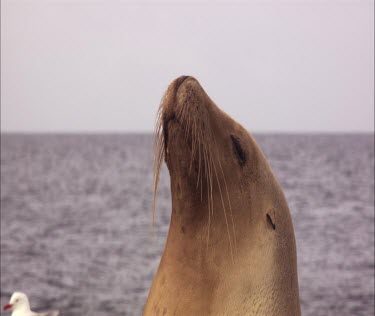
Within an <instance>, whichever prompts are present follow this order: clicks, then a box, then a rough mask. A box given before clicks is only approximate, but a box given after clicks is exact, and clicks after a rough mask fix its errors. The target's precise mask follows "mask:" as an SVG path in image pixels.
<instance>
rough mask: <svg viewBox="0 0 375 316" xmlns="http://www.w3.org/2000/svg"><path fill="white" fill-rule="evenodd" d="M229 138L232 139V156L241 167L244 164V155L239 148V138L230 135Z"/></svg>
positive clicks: (240, 147)
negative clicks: (234, 156)
mask: <svg viewBox="0 0 375 316" xmlns="http://www.w3.org/2000/svg"><path fill="white" fill-rule="evenodd" d="M230 138H231V139H232V147H233V151H234V154H235V155H236V157H237V160H238V162H239V164H240V166H241V167H243V166H244V165H245V163H246V154H245V152H244V150H243V148H242V146H241V142H240V140H239V138H238V137H237V136H235V135H233V134H231V135H230Z"/></svg>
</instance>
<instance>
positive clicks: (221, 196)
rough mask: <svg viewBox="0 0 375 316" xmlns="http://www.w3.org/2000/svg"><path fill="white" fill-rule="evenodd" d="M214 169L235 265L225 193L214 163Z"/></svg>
mask: <svg viewBox="0 0 375 316" xmlns="http://www.w3.org/2000/svg"><path fill="white" fill-rule="evenodd" d="M213 167H214V171H215V175H216V182H217V185H218V188H219V192H220V199H221V204H222V206H223V211H224V218H225V224H226V226H227V233H228V239H229V248H230V253H231V256H232V262H233V263H234V257H233V249H232V239H231V237H230V231H229V223H228V218H227V212H226V208H225V203H224V199H223V193H222V191H221V185H220V181H219V177H218V174H217V171H216V166H215V164H214V163H213Z"/></svg>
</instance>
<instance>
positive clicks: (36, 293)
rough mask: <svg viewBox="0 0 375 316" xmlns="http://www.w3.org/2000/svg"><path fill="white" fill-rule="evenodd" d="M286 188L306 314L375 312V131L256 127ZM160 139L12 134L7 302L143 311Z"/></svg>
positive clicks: (154, 245)
mask: <svg viewBox="0 0 375 316" xmlns="http://www.w3.org/2000/svg"><path fill="white" fill-rule="evenodd" d="M255 138H256V139H257V140H258V142H259V144H260V146H261V147H262V149H263V151H264V152H265V154H266V156H267V157H268V158H269V160H270V162H271V165H272V167H273V169H274V171H275V173H276V175H277V177H278V178H279V180H280V182H281V184H282V186H283V188H284V192H285V194H286V196H287V200H288V202H289V206H290V209H291V212H292V216H293V221H294V227H295V232H296V239H297V247H298V268H299V271H298V272H299V284H300V296H301V304H302V311H303V315H306V316H310V315H311V316H320V315H321V316H327V315H340V316H349V315H350V316H353V315H373V314H374V301H373V299H374V178H373V175H374V143H373V142H374V137H373V136H372V135H350V136H348V135H340V136H334V135H294V136H287V135H282V136H280V135H279V136H276V135H258V136H257V135H256V136H255ZM151 148H152V137H151V136H150V135H144V136H142V135H117V136H109V135H107V136H104V135H103V136H82V135H81V136H79V135H71V136H68V135H60V136H57V135H54V136H52V135H33V136H22V135H3V136H2V137H1V304H2V305H3V304H5V303H6V302H7V300H8V299H9V296H10V294H11V293H12V292H13V291H14V290H22V291H25V292H26V293H28V294H29V296H30V299H31V304H32V306H33V307H40V308H44V307H55V308H59V309H60V310H61V311H62V315H69V316H81V315H93V316H101V315H113V316H115V315H121V316H124V315H140V314H141V313H142V308H143V305H144V303H145V300H146V297H147V294H148V290H149V287H150V284H151V281H152V279H153V276H154V274H155V271H156V268H157V266H158V263H159V259H160V255H161V253H162V250H163V246H164V242H165V237H166V233H167V230H168V225H169V218H170V192H169V176H168V173H167V171H166V170H165V169H164V170H163V173H162V177H161V186H160V191H159V202H158V205H159V207H158V212H157V214H156V224H155V228H154V230H155V235H154V239H153V240H152V239H151V237H150V225H151V203H152V189H151V182H152V154H151Z"/></svg>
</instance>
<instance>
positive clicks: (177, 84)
mask: <svg viewBox="0 0 375 316" xmlns="http://www.w3.org/2000/svg"><path fill="white" fill-rule="evenodd" d="M189 77H190V76H181V77H179V78H178V79H177V82H176V91H177V90H178V88H179V87H180V86H181V85H182V83H183V82H184V81H185V80H186V79H187V78H189Z"/></svg>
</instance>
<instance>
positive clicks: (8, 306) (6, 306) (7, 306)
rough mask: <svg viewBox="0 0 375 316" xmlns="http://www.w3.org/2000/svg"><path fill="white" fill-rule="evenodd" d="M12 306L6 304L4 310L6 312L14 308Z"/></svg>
mask: <svg viewBox="0 0 375 316" xmlns="http://www.w3.org/2000/svg"><path fill="white" fill-rule="evenodd" d="M12 306H13V305H12V304H6V305H5V306H4V307H3V310H4V311H6V310H7V309H9V308H12Z"/></svg>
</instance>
